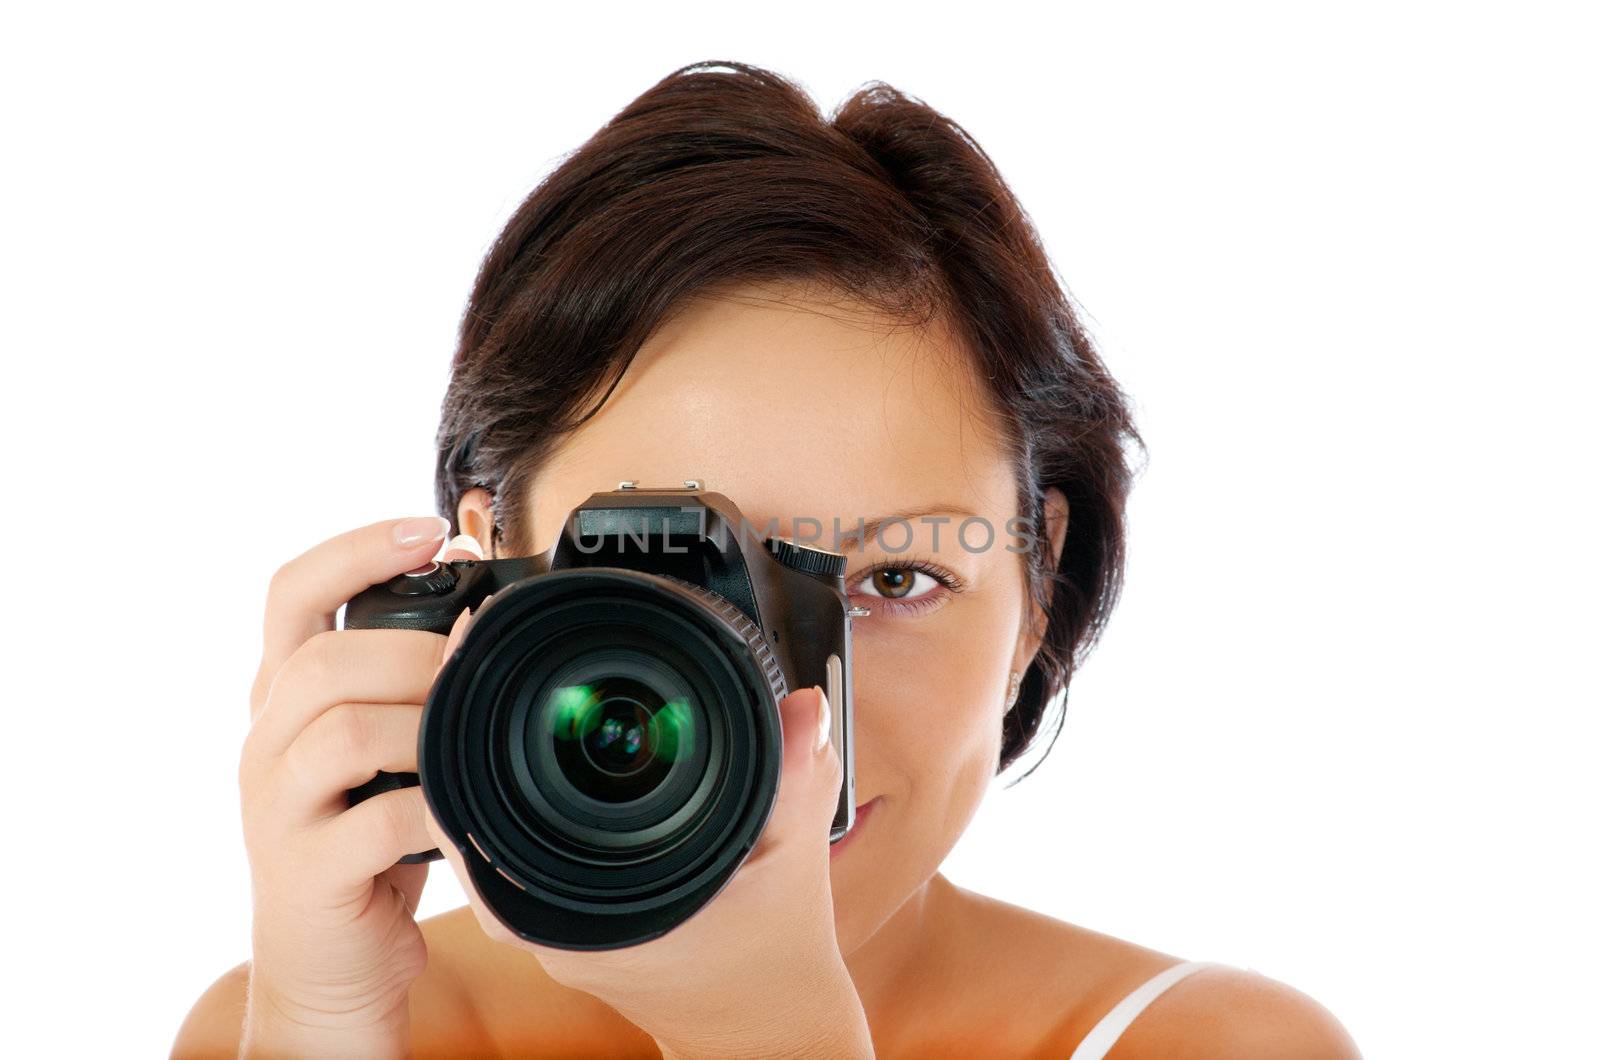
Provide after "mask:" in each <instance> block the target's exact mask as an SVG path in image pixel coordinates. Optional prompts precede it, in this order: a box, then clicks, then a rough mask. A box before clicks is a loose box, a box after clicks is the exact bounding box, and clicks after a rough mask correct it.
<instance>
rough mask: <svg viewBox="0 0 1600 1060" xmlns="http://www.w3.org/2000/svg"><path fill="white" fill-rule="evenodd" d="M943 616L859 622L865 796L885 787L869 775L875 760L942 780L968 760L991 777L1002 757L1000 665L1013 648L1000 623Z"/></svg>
mask: <svg viewBox="0 0 1600 1060" xmlns="http://www.w3.org/2000/svg"><path fill="white" fill-rule="evenodd" d="M952 610H953V609H952ZM944 617H945V616H943V615H931V616H929V617H928V618H926V619H923V620H920V621H914V620H913V621H905V622H901V623H895V622H894V621H893V620H884V621H883V622H882V623H881V624H880V625H878V626H876V627H873V628H870V629H869V628H864V627H866V623H865V622H863V623H861V624H860V625H859V626H858V627H857V632H856V634H855V636H854V639H853V642H852V654H853V657H854V658H853V671H854V676H855V697H856V699H855V702H856V719H855V730H856V754H857V783H856V788H857V790H858V791H859V792H861V793H862V795H863V796H864V797H867V798H870V797H872V796H873V795H876V794H880V793H883V792H884V789H883V788H882V787H881V786H877V785H876V784H873V783H864V782H863V781H864V780H865V781H870V780H871V778H868V777H863V775H862V774H863V771H864V770H866V769H869V768H870V766H871V764H872V763H875V762H879V763H881V764H882V765H883V766H885V767H888V771H889V772H892V773H894V774H898V775H900V776H901V777H903V778H906V779H910V778H913V777H914V778H917V780H918V781H920V782H924V783H926V782H932V783H937V782H938V781H939V779H940V778H945V779H949V778H951V777H952V776H953V774H955V773H957V772H965V771H966V767H967V765H968V764H969V763H974V764H977V765H978V766H979V767H980V771H981V772H984V774H985V777H987V775H988V773H991V772H992V770H993V765H994V763H995V762H996V761H997V760H998V754H999V746H1000V712H999V709H998V707H999V704H998V699H997V696H998V695H1003V694H1004V693H1003V692H1002V693H995V692H994V689H995V688H996V687H1002V688H1003V686H1004V685H1005V675H1004V674H999V673H998V671H997V669H996V668H997V666H999V665H1001V664H1003V662H1004V661H1005V659H1006V658H1007V652H1008V649H1007V647H1006V646H1005V645H1003V644H1000V643H999V642H998V641H996V640H995V637H994V631H993V626H991V627H990V628H989V629H988V630H985V629H982V628H978V629H974V628H971V623H962V624H958V623H956V622H952V621H942V619H944ZM991 641H995V642H994V643H990V642H991ZM996 660H999V662H997V661H996ZM991 700H995V702H994V703H991V702H990V701H991ZM918 786H919V787H920V786H921V783H919V784H918ZM891 794H892V792H891Z"/></svg>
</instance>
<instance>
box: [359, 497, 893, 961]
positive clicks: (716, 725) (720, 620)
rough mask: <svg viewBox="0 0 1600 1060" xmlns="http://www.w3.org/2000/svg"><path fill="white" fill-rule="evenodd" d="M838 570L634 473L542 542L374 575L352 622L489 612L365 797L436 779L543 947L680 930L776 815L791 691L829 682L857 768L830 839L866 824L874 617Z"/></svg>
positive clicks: (502, 900)
mask: <svg viewBox="0 0 1600 1060" xmlns="http://www.w3.org/2000/svg"><path fill="white" fill-rule="evenodd" d="M844 567H845V559H844V557H843V556H842V555H839V554H838V553H835V552H828V551H824V550H821V549H816V548H809V547H806V546H804V545H798V544H796V543H794V542H793V541H790V540H788V539H787V538H781V537H776V536H773V537H759V536H757V535H756V534H755V532H754V531H753V529H752V528H751V527H750V526H749V525H748V524H747V523H746V522H745V520H744V518H743V516H741V515H740V514H739V510H738V509H737V508H735V507H734V505H733V503H732V502H730V501H729V500H728V499H727V498H726V497H724V496H722V495H721V494H718V493H711V492H705V491H702V490H701V488H700V484H699V483H698V482H693V481H691V482H685V483H684V486H683V488H681V489H660V490H643V489H638V488H636V487H635V485H634V483H631V482H624V483H622V484H621V485H620V486H619V487H618V488H617V489H616V490H613V491H609V492H605V493H596V494H594V495H593V496H592V497H590V498H589V499H588V500H587V501H585V502H584V503H583V504H582V505H581V506H580V507H578V508H577V509H576V510H575V511H573V512H572V514H571V515H570V516H569V518H568V519H567V522H566V525H565V527H564V529H563V531H562V534H561V537H560V538H559V540H558V541H557V542H556V544H555V545H554V546H553V547H552V548H551V549H550V550H549V551H548V552H546V553H545V554H544V555H541V556H533V557H528V558H523V559H500V560H476V561H462V562H454V563H443V564H433V565H431V566H430V567H427V568H424V569H422V570H418V571H412V572H410V573H407V574H403V575H400V576H399V577H396V578H393V579H391V580H390V581H388V582H385V583H384V584H382V585H375V586H373V587H372V588H370V589H368V590H366V591H365V592H363V593H361V594H360V595H358V596H357V597H355V599H353V600H351V601H350V602H349V603H348V604H347V605H346V608H345V620H344V624H345V628H347V629H420V630H428V631H431V632H434V633H447V632H448V631H449V630H450V627H451V625H452V624H453V623H454V622H455V619H456V617H457V616H458V615H459V614H460V613H461V611H462V609H464V608H471V609H473V610H474V616H475V617H474V618H473V620H472V624H471V626H470V627H469V628H468V630H467V633H466V635H465V636H464V637H463V638H462V640H461V643H460V646H459V647H458V648H457V649H456V650H455V652H454V653H453V654H452V655H451V657H450V658H449V659H448V660H446V662H445V664H444V666H443V668H442V669H441V670H440V672H439V675H438V678H437V679H436V681H435V682H434V685H433V688H432V690H431V691H430V692H429V695H428V702H427V706H426V707H425V709H424V711H423V715H422V727H421V731H420V734H419V736H418V755H417V760H418V769H419V771H420V772H419V773H379V774H378V775H377V776H376V777H374V778H373V779H372V780H371V781H369V782H368V783H366V784H363V785H362V786H361V787H359V788H356V789H354V790H352V791H351V792H350V801H351V802H352V804H353V803H355V802H359V801H360V800H362V799H365V798H370V797H371V796H373V795H376V794H378V793H379V792H382V791H388V790H392V789H394V788H398V787H402V786H405V785H410V784H417V783H419V778H420V783H421V785H422V790H423V794H424V796H425V797H426V799H427V802H428V806H429V808H430V809H431V810H432V812H433V815H434V817H435V819H436V820H437V821H438V822H439V824H440V826H441V827H442V828H443V830H444V832H445V834H446V835H447V836H449V838H450V841H451V842H452V843H453V844H454V845H455V847H456V849H458V850H459V851H460V852H461V856H462V859H463V861H464V862H465V863H466V865H467V868H468V871H469V872H470V873H471V876H472V880H473V882H474V884H475V885H476V886H477V889H478V893H479V894H480V895H482V897H483V900H484V901H485V903H486V904H487V905H488V906H489V908H490V909H491V910H492V911H493V912H494V913H495V915H496V916H497V917H499V918H500V920H501V921H502V922H503V923H504V924H505V925H506V926H507V927H508V928H510V929H511V930H512V931H513V932H515V933H516V934H517V935H519V936H520V937H522V938H524V939H527V940H529V941H530V942H537V943H541V944H544V945H548V946H558V947H561V948H564V949H579V950H596V949H613V948H617V947H622V946H631V945H634V944H637V943H640V942H645V941H648V940H649V939H652V938H656V937H657V936H659V935H662V934H665V933H666V932H668V931H670V930H671V929H672V928H673V927H675V926H676V925H678V924H679V923H681V922H682V921H684V920H685V919H687V918H688V917H689V916H690V915H692V914H693V913H694V912H695V911H696V910H698V909H700V908H701V907H702V906H704V905H705V904H706V903H707V902H709V901H710V900H711V899H712V898H713V897H715V896H716V894H717V892H718V891H720V890H721V889H722V887H723V885H724V884H726V883H727V881H728V880H729V879H730V878H731V877H732V876H733V873H734V872H735V870H737V869H738V867H739V865H740V864H742V863H743V861H744V859H745V857H746V855H748V854H749V852H750V849H751V848H752V847H753V846H754V845H755V842H756V839H757V837H758V836H759V835H760V834H761V830H762V828H763V827H765V825H766V823H767V819H768V816H769V815H770V814H771V812H772V807H773V804H774V802H775V801H776V800H777V795H778V775H779V767H780V765H781V762H782V749H783V743H782V739H783V734H782V728H781V725H780V722H779V715H778V701H779V700H780V699H782V698H783V697H784V696H785V695H787V694H788V692H789V690H790V689H794V688H804V687H806V686H808V685H814V684H815V685H821V686H822V687H823V689H824V690H825V691H826V693H827V696H828V702H829V704H830V705H831V707H832V719H833V720H832V732H831V739H832V740H833V744H834V747H835V748H837V750H838V753H839V756H840V758H841V759H842V760H843V763H844V776H845V780H844V783H843V785H842V786H841V790H840V792H839V808H838V812H837V813H836V814H835V815H834V819H833V827H832V831H831V836H830V839H831V840H835V841H836V840H838V839H839V838H841V837H842V836H843V835H844V834H845V833H846V832H847V831H848V830H849V828H850V826H851V824H852V823H853V821H854V816H855V770H854V765H853V759H854V755H853V747H852V732H851V729H852V726H851V696H850V619H851V617H852V616H853V615H859V614H863V613H864V612H862V611H852V609H851V606H850V602H849V598H848V596H847V594H846V589H845V585H844ZM485 600H487V603H485ZM480 605H482V606H481V608H480ZM441 856H442V855H441V854H440V853H439V851H437V850H430V851H427V852H425V853H419V854H412V855H409V856H407V857H406V858H403V859H402V860H404V861H408V862H418V861H430V860H433V859H435V858H438V857H441Z"/></svg>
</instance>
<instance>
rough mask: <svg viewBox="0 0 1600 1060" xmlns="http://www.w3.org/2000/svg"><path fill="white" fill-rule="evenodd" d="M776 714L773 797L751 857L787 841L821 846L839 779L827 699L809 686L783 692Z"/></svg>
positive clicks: (836, 801) (841, 769)
mask: <svg viewBox="0 0 1600 1060" xmlns="http://www.w3.org/2000/svg"><path fill="white" fill-rule="evenodd" d="M778 713H779V715H780V716H781V717H782V719H783V771H782V773H781V774H780V776H779V778H778V802H777V805H776V806H774V807H773V809H772V817H771V818H770V819H769V820H768V821H767V827H766V829H765V831H763V832H762V834H761V839H760V841H759V842H758V843H757V844H756V851H754V852H752V856H754V854H756V853H759V852H760V851H761V850H762V849H763V848H775V847H783V846H791V845H800V846H806V847H815V848H816V849H817V850H819V851H826V850H827V847H828V828H829V825H830V824H831V823H832V821H833V815H834V813H835V811H836V810H837V809H838V806H839V787H840V785H841V784H842V783H843V781H844V767H843V766H842V765H841V763H840V760H839V753H838V750H837V749H836V748H835V747H834V746H833V742H832V741H831V740H830V739H829V730H830V727H831V722H832V715H833V709H832V704H830V703H829V702H828V697H827V696H826V695H825V694H824V693H823V691H822V689H821V688H819V687H817V686H816V685H813V686H811V687H810V688H802V689H800V690H798V691H796V692H791V693H790V694H789V695H787V696H785V697H784V698H783V700H782V701H781V702H780V703H779V704H778Z"/></svg>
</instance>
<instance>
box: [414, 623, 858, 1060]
mask: <svg viewBox="0 0 1600 1060" xmlns="http://www.w3.org/2000/svg"><path fill="white" fill-rule="evenodd" d="M467 625H470V620H469V621H468V622H466V623H462V630H459V631H458V632H457V634H456V635H455V637H453V638H452V639H455V640H459V637H460V633H461V632H463V631H464V628H465V626H467ZM452 650H454V645H447V646H446V648H445V656H446V657H447V658H448V657H449V653H450V652H451V651H452ZM778 706H779V711H780V713H781V715H782V723H783V768H782V773H781V775H780V778H779V781H778V799H777V803H776V805H775V806H774V807H773V811H772V816H771V818H770V819H769V820H768V822H767V826H766V829H765V830H764V831H763V832H762V834H761V837H760V839H759V840H757V842H756V845H755V847H754V849H753V850H752V851H751V853H750V856H749V857H748V858H747V859H746V860H745V862H744V864H743V865H742V866H740V868H739V870H738V871H737V872H736V873H735V874H734V876H733V878H732V879H731V880H730V881H729V882H728V884H727V886H726V887H724V888H723V890H722V891H721V893H719V894H718V895H717V896H716V897H715V898H713V899H712V900H711V901H710V902H709V903H708V904H707V905H706V906H705V907H704V908H702V909H700V910H699V911H698V912H696V913H695V914H694V915H693V916H691V917H690V918H689V919H687V920H685V921H684V922H683V923H682V924H679V925H678V926H677V927H675V928H674V929H672V930H671V931H669V932H668V933H667V934H665V935H663V936H661V937H660V938H657V939H652V940H651V941H649V942H645V943H640V944H639V945H637V946H630V947H627V948H625V949H619V950H602V951H598V952H585V951H575V950H563V949H555V948H552V947H548V946H540V945H536V944H533V943H530V942H526V941H524V940H522V939H520V938H518V937H517V936H515V935H514V934H512V933H511V931H510V930H508V929H507V928H506V927H505V925H503V924H501V923H500V921H499V920H498V919H496V917H495V915H494V914H493V913H491V912H490V911H489V910H488V908H487V907H485V905H484V904H483V900H482V898H481V897H480V896H479V895H478V893H477V891H476V890H475V889H474V887H473V885H472V880H471V878H470V877H469V876H468V875H467V872H466V869H465V867H464V865H463V864H462V862H461V856H460V853H459V852H458V851H457V850H456V849H455V847H454V846H452V845H451V843H450V842H449V841H448V840H447V839H446V838H445V836H444V835H443V834H442V833H441V832H440V831H439V828H438V825H437V822H435V821H433V820H432V818H431V816H430V819H429V822H428V825H429V828H430V830H431V831H432V833H433V836H434V839H435V840H436V841H437V842H438V845H439V849H440V850H442V851H444V853H445V856H446V857H447V858H448V859H449V861H450V864H451V867H452V868H454V869H455V872H456V876H457V877H458V878H459V879H460V880H461V885H462V887H463V889H464V890H465V891H466V893H467V895H468V897H469V899H470V900H471V903H472V908H473V912H474V913H476V914H477V917H478V923H479V924H480V925H482V927H483V930H484V932H485V933H486V934H488V935H489V936H490V937H491V938H493V939H495V940H497V941H500V942H505V943H507V944H510V945H513V946H517V947H520V948H522V949H526V950H529V951H531V952H533V953H534V954H535V955H536V956H537V957H538V958H539V962H540V964H542V965H543V966H544V968H545V970H546V971H547V972H548V973H549V975H550V976H551V978H553V979H555V980H556V981H557V982H560V983H562V984H564V985H566V986H570V987H573V988H576V989H578V990H582V991H584V992H585V993H588V994H592V995H593V996H595V997H597V998H599V999H600V1000H601V1001H604V1002H605V1003H606V1004H608V1005H610V1006H611V1007H612V1008H614V1009H616V1010H617V1011H618V1012H619V1013H621V1014H622V1015H623V1016H624V1017H625V1018H627V1019H628V1020H629V1021H630V1022H632V1023H633V1024H634V1025H635V1026H637V1027H639V1028H640V1029H641V1030H643V1031H645V1032H646V1033H647V1034H649V1035H651V1036H652V1037H653V1038H655V1040H656V1042H657V1044H658V1045H660V1047H661V1050H662V1054H663V1056H666V1057H722V1056H738V1057H750V1056H761V1057H781V1056H806V1057H870V1056H872V1038H871V1035H870V1034H869V1032H868V1028H867V1019H866V1014H865V1012H864V1011H863V1010H862V1007H861V1000H860V997H859V996H858V995H857V993H856V989H855V984H854V983H853V982H852V981H851V979H850V974H849V971H848V970H847V969H846V967H845V963H844V957H843V956H842V955H841V953H840V952H839V943H838V939H837V936H836V935H835V933H834V922H833V892H832V887H831V883H830V879H829V874H828V848H829V843H828V829H829V825H830V823H831V822H832V820H833V815H834V812H835V810H836V809H837V807H838V798H839V795H838V793H839V786H840V782H841V779H842V777H843V767H842V765H841V764H840V760H839V755H838V752H837V751H836V750H835V749H834V747H833V744H832V743H831V742H828V743H824V744H822V746H821V747H820V749H819V747H818V738H819V733H821V734H823V736H824V738H825V736H826V733H827V731H828V728H827V718H826V717H825V713H826V712H827V711H828V710H829V709H830V708H831V705H830V704H828V703H827V701H826V697H825V696H824V695H823V693H822V690H821V689H820V688H815V687H813V688H807V689H802V690H800V691H797V692H793V693H791V694H790V695H789V696H787V697H785V698H784V700H783V701H782V702H781V703H780V704H779V705H778Z"/></svg>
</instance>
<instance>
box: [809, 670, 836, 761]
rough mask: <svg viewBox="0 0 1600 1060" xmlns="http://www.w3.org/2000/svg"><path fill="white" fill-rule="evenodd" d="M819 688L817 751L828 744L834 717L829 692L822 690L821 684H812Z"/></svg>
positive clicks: (819, 752) (819, 751)
mask: <svg viewBox="0 0 1600 1060" xmlns="http://www.w3.org/2000/svg"><path fill="white" fill-rule="evenodd" d="M811 687H812V688H815V689H816V690H817V748H816V750H817V753H818V754H821V753H822V749H823V748H824V747H826V746H828V730H829V729H830V728H832V725H833V718H832V715H831V712H830V711H829V709H828V694H827V693H826V692H824V691H823V690H822V686H821V685H812V686H811Z"/></svg>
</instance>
